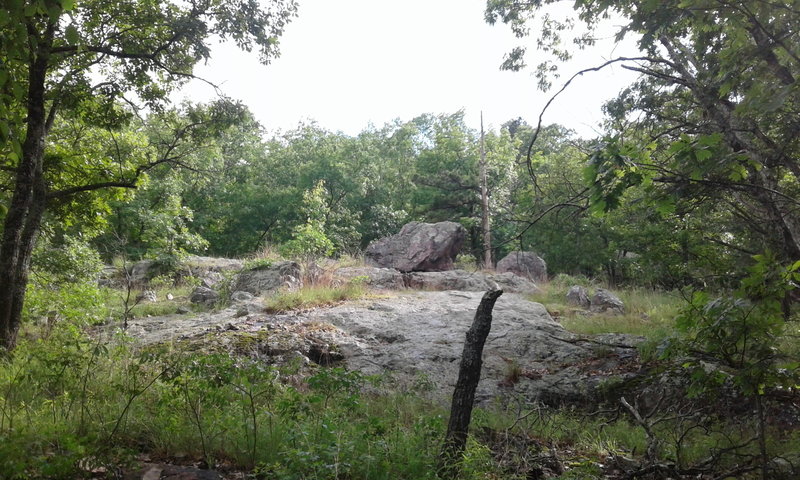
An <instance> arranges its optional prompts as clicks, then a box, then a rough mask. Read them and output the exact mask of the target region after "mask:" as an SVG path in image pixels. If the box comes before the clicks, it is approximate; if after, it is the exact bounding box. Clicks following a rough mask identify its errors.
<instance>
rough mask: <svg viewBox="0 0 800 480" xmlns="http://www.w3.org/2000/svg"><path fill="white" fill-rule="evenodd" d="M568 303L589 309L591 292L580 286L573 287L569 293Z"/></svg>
mask: <svg viewBox="0 0 800 480" xmlns="http://www.w3.org/2000/svg"><path fill="white" fill-rule="evenodd" d="M567 303H568V304H570V305H574V306H576V307H581V308H589V306H590V305H591V303H590V302H589V292H588V291H587V290H586V288H585V287H582V286H580V285H573V286H571V287H569V291H568V292H567Z"/></svg>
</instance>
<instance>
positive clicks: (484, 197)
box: [481, 112, 494, 268]
mask: <svg viewBox="0 0 800 480" xmlns="http://www.w3.org/2000/svg"><path fill="white" fill-rule="evenodd" d="M481 214H482V215H481V229H482V230H483V268H492V267H494V263H493V262H492V230H491V227H490V226H489V183H488V181H487V180H486V142H485V140H484V133H483V112H481Z"/></svg>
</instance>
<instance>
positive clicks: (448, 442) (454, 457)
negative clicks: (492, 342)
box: [441, 290, 503, 478]
mask: <svg viewBox="0 0 800 480" xmlns="http://www.w3.org/2000/svg"><path fill="white" fill-rule="evenodd" d="M502 294H503V291H502V290H489V291H488V292H486V293H484V294H483V298H481V303H480V305H478V311H477V312H475V320H473V322H472V327H470V329H469V330H468V331H467V339H466V341H465V342H464V352H463V353H462V354H461V366H460V367H459V370H458V381H457V382H456V388H455V390H454V391H453V403H452V406H451V407H450V422H449V423H448V424H447V434H446V435H445V437H444V446H443V447H442V455H441V473H442V475H443V476H444V477H449V478H454V477H456V476H457V474H458V459H459V458H460V457H461V454H462V453H463V452H464V447H465V446H466V444H467V434H468V433H469V422H470V420H471V418H472V407H473V403H474V402H475V389H476V388H477V387H478V380H480V378H481V367H482V365H483V361H482V359H481V356H482V355H483V345H484V344H485V343H486V337H487V336H488V335H489V330H491V328H492V309H493V308H494V304H495V302H496V301H497V299H498V298H500V295H502Z"/></svg>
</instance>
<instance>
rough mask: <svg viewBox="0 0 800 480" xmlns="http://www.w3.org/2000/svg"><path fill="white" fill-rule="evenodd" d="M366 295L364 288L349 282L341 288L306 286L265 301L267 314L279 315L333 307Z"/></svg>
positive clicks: (360, 284)
mask: <svg viewBox="0 0 800 480" xmlns="http://www.w3.org/2000/svg"><path fill="white" fill-rule="evenodd" d="M366 294H367V289H366V287H365V286H364V285H363V284H362V283H359V282H351V283H348V284H346V285H341V286H313V285H312V286H306V287H303V288H301V289H300V290H297V291H294V292H282V293H279V294H277V295H275V296H273V297H270V298H268V299H267V301H266V310H267V312H269V313H280V312H286V311H289V310H303V309H309V308H314V307H322V306H327V305H334V304H337V303H339V302H343V301H345V300H353V299H358V298H363V297H364V296H365V295H366Z"/></svg>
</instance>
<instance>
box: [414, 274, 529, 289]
mask: <svg viewBox="0 0 800 480" xmlns="http://www.w3.org/2000/svg"><path fill="white" fill-rule="evenodd" d="M405 282H406V286H407V287H409V288H413V289H417V290H462V291H466V292H485V291H486V290H491V289H492V288H493V287H494V285H495V284H497V286H499V287H500V288H501V289H503V290H505V291H506V292H515V293H536V292H538V291H539V288H538V287H537V286H536V284H535V283H533V282H531V281H530V280H528V279H527V278H523V277H520V276H517V275H515V274H513V273H497V274H491V273H483V272H467V271H464V270H450V271H447V272H411V273H407V274H405Z"/></svg>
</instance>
